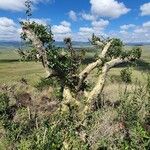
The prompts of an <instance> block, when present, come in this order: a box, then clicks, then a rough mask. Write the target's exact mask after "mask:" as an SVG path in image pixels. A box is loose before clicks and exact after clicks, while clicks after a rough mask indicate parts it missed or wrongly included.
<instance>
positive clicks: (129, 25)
mask: <svg viewBox="0 0 150 150" xmlns="http://www.w3.org/2000/svg"><path fill="white" fill-rule="evenodd" d="M134 27H135V25H134V24H125V25H122V26H120V29H122V30H128V29H130V28H134Z"/></svg>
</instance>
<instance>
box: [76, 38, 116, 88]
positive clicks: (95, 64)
mask: <svg viewBox="0 0 150 150" xmlns="http://www.w3.org/2000/svg"><path fill="white" fill-rule="evenodd" d="M112 42H113V40H111V41H110V42H108V43H107V44H106V45H105V47H104V49H103V50H102V52H101V54H100V55H99V59H98V60H97V61H95V62H93V63H90V64H89V65H88V66H87V67H86V68H85V69H84V70H83V71H82V72H81V73H80V74H79V83H78V87H77V90H80V87H81V85H82V83H83V82H84V80H85V79H86V78H87V76H88V75H89V74H90V73H91V71H93V70H94V69H95V68H96V67H98V66H100V65H101V64H102V59H103V58H105V57H106V53H107V51H108V49H109V47H110V46H111V44H112Z"/></svg>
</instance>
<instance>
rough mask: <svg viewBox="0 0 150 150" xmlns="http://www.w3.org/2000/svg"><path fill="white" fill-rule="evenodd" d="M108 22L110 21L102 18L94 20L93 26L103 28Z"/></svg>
mask: <svg viewBox="0 0 150 150" xmlns="http://www.w3.org/2000/svg"><path fill="white" fill-rule="evenodd" d="M108 24H109V21H108V20H103V19H100V20H99V21H93V22H92V26H93V28H95V29H98V30H103V29H104V28H105V27H106V26H108Z"/></svg>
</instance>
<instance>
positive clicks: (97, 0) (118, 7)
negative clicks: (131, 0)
mask: <svg viewBox="0 0 150 150" xmlns="http://www.w3.org/2000/svg"><path fill="white" fill-rule="evenodd" d="M90 3H91V12H92V14H94V15H97V16H99V17H109V18H118V17H120V16H121V15H124V14H126V13H128V12H129V11H130V9H128V8H126V6H125V5H124V3H122V2H118V1H116V0H90Z"/></svg>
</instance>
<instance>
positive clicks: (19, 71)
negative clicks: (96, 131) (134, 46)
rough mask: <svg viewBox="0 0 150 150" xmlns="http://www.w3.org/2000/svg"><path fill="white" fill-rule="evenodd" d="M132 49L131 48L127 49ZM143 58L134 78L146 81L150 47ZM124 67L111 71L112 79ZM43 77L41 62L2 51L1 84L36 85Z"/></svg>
mask: <svg viewBox="0 0 150 150" xmlns="http://www.w3.org/2000/svg"><path fill="white" fill-rule="evenodd" d="M127 48H130V47H127ZM142 49H143V53H142V58H141V60H140V61H138V63H137V64H138V65H137V67H136V66H135V67H133V69H132V70H133V73H132V78H133V79H136V78H138V79H139V80H141V81H144V79H145V77H146V75H147V74H148V73H150V46H142ZM94 54H95V53H93V52H87V53H86V59H85V62H84V63H85V65H86V64H88V63H89V62H91V61H92V60H93V57H94ZM121 69H122V67H119V68H114V69H112V70H111V71H110V75H111V77H112V78H117V77H118V76H119V74H120V71H119V70H121ZM41 77H44V70H43V68H42V65H41V63H39V62H20V61H19V55H18V54H17V52H16V51H15V49H14V48H2V47H1V49H0V84H11V83H14V82H17V81H19V80H20V79H21V78H25V79H27V81H28V82H29V83H30V84H32V85H34V84H35V83H36V82H37V81H38V80H39V79H40V78H41Z"/></svg>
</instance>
